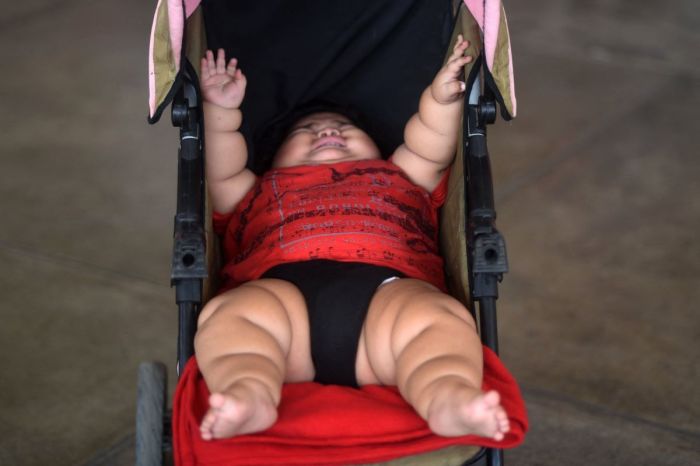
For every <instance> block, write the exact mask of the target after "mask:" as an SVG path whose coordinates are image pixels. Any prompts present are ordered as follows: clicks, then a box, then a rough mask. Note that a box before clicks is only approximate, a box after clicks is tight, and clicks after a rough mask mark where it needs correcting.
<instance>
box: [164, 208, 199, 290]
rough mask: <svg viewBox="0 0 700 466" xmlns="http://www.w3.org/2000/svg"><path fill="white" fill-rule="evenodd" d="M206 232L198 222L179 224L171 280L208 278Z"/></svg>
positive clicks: (176, 232)
mask: <svg viewBox="0 0 700 466" xmlns="http://www.w3.org/2000/svg"><path fill="white" fill-rule="evenodd" d="M206 277H207V266H206V246H205V238H204V230H203V229H202V227H201V225H199V223H198V222H196V221H192V222H178V224H177V225H176V227H175V238H174V245H173V262H172V269H171V273H170V278H171V281H172V283H173V284H174V283H175V281H176V280H182V279H189V278H206Z"/></svg>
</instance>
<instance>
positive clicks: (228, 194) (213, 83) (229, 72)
mask: <svg viewBox="0 0 700 466" xmlns="http://www.w3.org/2000/svg"><path fill="white" fill-rule="evenodd" d="M236 65H237V61H236V59H235V58H232V59H231V60H229V62H228V64H227V63H226V57H225V54H224V51H223V49H219V50H218V52H217V57H216V59H214V54H213V53H212V52H211V50H207V53H206V56H205V57H204V58H202V63H201V80H200V81H201V83H200V84H201V89H202V97H203V98H204V137H205V141H206V154H205V172H206V178H207V186H208V189H209V195H210V200H211V202H212V207H213V208H214V210H215V211H216V212H219V213H228V212H230V211H232V210H233V209H234V208H235V207H236V205H238V203H239V202H240V201H241V199H243V197H244V196H245V194H246V193H247V192H248V191H249V190H250V189H251V188H252V186H253V184H254V183H255V175H254V174H253V173H252V172H251V171H250V170H248V169H246V168H245V166H246V161H247V160H248V148H247V146H246V143H245V139H244V138H243V135H242V134H241V133H240V132H239V131H238V130H239V128H240V126H241V121H242V115H241V111H240V106H241V103H242V102H243V97H244V96H245V88H246V78H245V75H244V74H243V73H242V72H241V70H240V68H237V67H236Z"/></svg>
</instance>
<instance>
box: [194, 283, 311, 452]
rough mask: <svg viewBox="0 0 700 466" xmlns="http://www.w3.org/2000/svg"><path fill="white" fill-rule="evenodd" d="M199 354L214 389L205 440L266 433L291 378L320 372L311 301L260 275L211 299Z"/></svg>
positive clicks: (295, 379) (199, 339)
mask: <svg viewBox="0 0 700 466" xmlns="http://www.w3.org/2000/svg"><path fill="white" fill-rule="evenodd" d="M198 324H199V325H198V329H197V334H196V336H195V355H196V356H197V364H198V365H199V368H200V370H201V372H202V375H203V376H204V380H205V381H206V383H207V387H209V391H210V392H211V393H212V395H211V397H210V398H209V405H210V409H209V411H208V412H207V414H206V415H205V416H204V419H203V420H202V424H201V427H200V429H201V433H202V438H204V439H205V440H210V439H213V438H222V437H231V436H234V435H241V434H247V433H253V432H260V431H262V430H265V429H267V428H268V427H270V426H272V424H273V423H274V422H275V421H276V419H277V406H278V404H279V402H280V393H281V387H282V383H283V382H284V381H290V382H299V381H306V380H311V379H313V377H314V369H313V363H312V362H311V354H310V349H309V333H308V332H309V330H308V326H309V325H308V319H307V317H306V304H305V302H304V298H303V296H302V295H301V293H300V292H299V290H297V288H296V287H294V286H293V285H292V284H290V283H288V282H285V281H282V280H272V279H265V280H257V281H254V282H250V283H246V284H244V285H242V286H240V287H238V288H236V289H234V290H231V291H229V292H227V293H224V294H222V295H220V296H217V297H216V298H214V299H212V300H211V301H210V302H209V303H208V304H207V305H206V306H205V307H204V309H202V312H201V314H200V317H199V323H198Z"/></svg>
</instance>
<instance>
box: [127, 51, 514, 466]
mask: <svg viewBox="0 0 700 466" xmlns="http://www.w3.org/2000/svg"><path fill="white" fill-rule="evenodd" d="M181 60H182V61H181V63H182V67H181V70H180V73H178V76H177V78H176V81H175V83H174V85H173V86H172V88H171V92H170V96H169V97H171V98H172V106H171V121H172V124H173V126H175V127H178V128H179V129H180V131H179V140H180V146H179V149H178V185H177V208H176V214H175V218H174V244H173V255H172V269H171V284H172V286H174V287H175V295H176V303H177V306H178V315H179V316H178V321H179V330H178V343H177V373H178V376H179V375H180V374H181V372H182V369H183V367H184V364H185V363H186V362H187V361H188V360H189V358H190V357H191V356H192V355H193V354H194V335H195V332H196V326H197V316H198V314H199V311H200V309H201V307H202V303H203V298H204V296H205V292H204V281H205V279H206V278H207V276H208V272H207V266H206V263H207V260H206V253H207V247H206V233H205V219H206V209H205V200H206V195H205V180H204V140H203V139H204V138H203V134H204V131H203V124H204V121H203V114H202V99H201V93H200V90H199V82H198V78H197V73H196V70H195V69H194V67H193V66H192V64H191V63H190V62H189V61H188V59H187V58H186V56H185V55H184V53H183V54H182V58H181ZM491 79H492V77H491V75H490V73H489V72H488V69H487V67H486V60H485V59H484V58H483V54H482V55H480V56H479V57H478V58H477V62H476V63H475V64H474V66H473V67H472V69H471V73H470V76H468V77H467V87H468V89H470V92H468V93H466V95H465V97H464V115H463V134H462V141H463V144H462V147H461V148H460V150H461V155H462V163H463V169H464V186H465V190H464V198H465V199H464V200H465V212H464V213H465V218H464V219H465V223H466V224H465V225H464V227H465V232H466V249H467V250H466V254H467V277H468V281H469V296H468V301H469V304H470V305H469V306H468V307H469V310H470V312H471V313H472V315H473V317H474V318H475V320H476V321H477V322H478V325H479V333H480V337H481V340H482V342H483V344H484V345H486V346H487V347H489V348H490V349H492V350H493V351H494V352H495V353H497V354H498V330H497V318H496V300H497V298H498V283H499V282H500V281H501V280H502V278H503V274H504V273H506V272H507V271H508V262H507V255H506V246H505V240H504V238H503V236H502V235H501V233H500V232H499V231H498V230H497V229H496V226H495V220H496V210H495V205H494V193H493V181H492V175H491V167H490V156H489V151H488V147H487V143H486V132H487V126H488V125H489V124H492V123H494V122H495V120H496V112H497V106H496V100H497V98H498V97H500V96H498V97H497V96H496V95H495V94H494V93H493V91H492V90H491V89H492V87H494V86H495V84H494V83H493V82H490V80H491ZM498 100H499V103H500V104H501V109H502V110H503V102H502V101H501V99H500V98H499V99H498ZM502 114H503V116H504V117H505V118H506V119H510V118H508V117H507V114H506V112H502ZM152 122H154V121H152ZM144 366H146V365H145V364H144V365H142V367H141V368H140V377H139V392H140V394H141V391H148V390H151V389H150V388H148V387H145V386H144V387H142V385H143V384H145V385H149V384H154V383H155V385H157V386H158V388H157V389H156V390H155V392H156V398H157V400H156V403H155V404H156V405H159V406H161V414H160V421H161V422H160V426H158V424H159V422H158V417H159V415H158V409H156V410H155V411H156V412H155V413H154V412H152V411H153V410H148V409H142V407H141V406H139V407H137V446H136V450H137V453H136V457H137V463H136V464H137V465H146V464H150V465H151V466H152V461H153V458H161V460H160V461H158V460H156V462H158V464H165V463H163V460H164V459H165V460H167V459H168V457H169V456H170V453H171V451H172V441H171V438H170V435H171V428H170V416H169V413H167V412H166V410H165V404H166V403H165V398H166V395H165V393H164V387H165V382H164V380H165V369H164V367H155V368H154V367H153V366H151V367H144ZM143 374H145V376H144V377H142V375H143ZM142 379H144V380H146V382H143V384H142ZM153 380H155V382H153ZM142 389H143V390H142ZM151 391H152V390H151ZM139 422H140V423H141V424H144V423H146V424H154V425H155V426H154V429H155V431H154V432H148V434H149V435H152V436H154V437H156V438H158V437H159V438H160V439H161V442H160V447H161V452H160V453H161V454H162V456H158V452H155V456H152V455H150V453H154V452H152V451H150V452H148V451H147V450H153V447H152V446H148V445H145V443H147V442H144V440H143V439H140V438H139V432H138V430H139V427H138V426H139ZM159 427H160V428H159ZM160 429H162V430H160ZM144 451H146V453H144ZM467 464H470V465H475V464H478V465H488V466H500V465H503V464H504V458H503V451H502V450H500V449H494V448H481V449H480V451H479V452H478V453H477V454H476V455H475V456H473V457H472V458H470V459H468V460H467V461H466V462H464V463H463V465H467Z"/></svg>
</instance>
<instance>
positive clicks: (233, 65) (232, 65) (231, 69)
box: [226, 58, 240, 78]
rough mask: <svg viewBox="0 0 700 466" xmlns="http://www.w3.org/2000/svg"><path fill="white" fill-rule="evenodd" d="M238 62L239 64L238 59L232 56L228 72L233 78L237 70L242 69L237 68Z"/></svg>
mask: <svg viewBox="0 0 700 466" xmlns="http://www.w3.org/2000/svg"><path fill="white" fill-rule="evenodd" d="M237 64H238V60H236V59H235V58H232V59H231V60H229V62H228V66H227V67H226V73H227V74H228V75H229V76H231V77H233V78H235V77H236V71H240V70H236V65H237Z"/></svg>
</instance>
